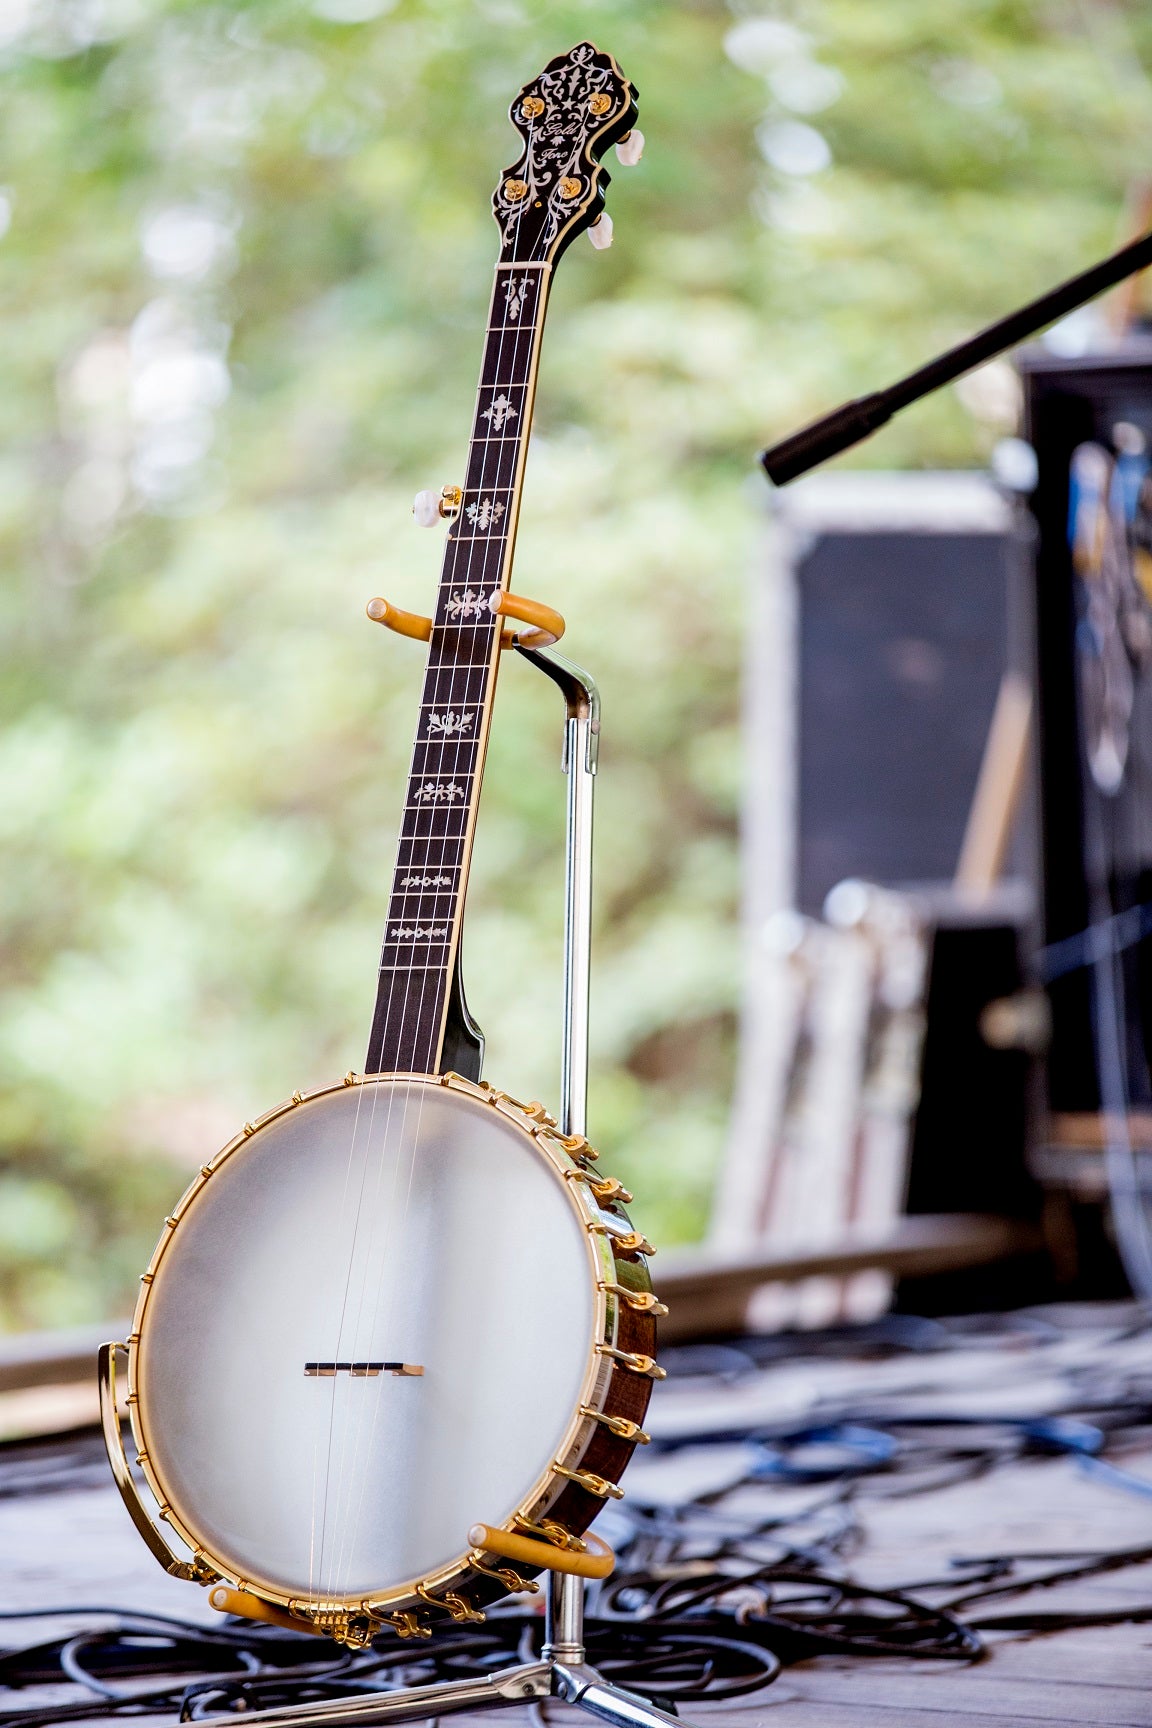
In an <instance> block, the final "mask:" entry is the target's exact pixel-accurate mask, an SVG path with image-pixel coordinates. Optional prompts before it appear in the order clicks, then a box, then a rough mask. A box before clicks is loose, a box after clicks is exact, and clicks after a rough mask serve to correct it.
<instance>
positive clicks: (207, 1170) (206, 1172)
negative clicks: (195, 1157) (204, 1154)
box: [200, 1164, 212, 1181]
mask: <svg viewBox="0 0 1152 1728" xmlns="http://www.w3.org/2000/svg"><path fill="white" fill-rule="evenodd" d="M200 1174H201V1176H203V1177H204V1179H205V1181H207V1179H208V1177H209V1176H211V1174H212V1166H211V1164H201V1166H200Z"/></svg>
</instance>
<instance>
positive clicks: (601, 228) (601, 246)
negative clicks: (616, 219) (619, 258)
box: [588, 210, 612, 252]
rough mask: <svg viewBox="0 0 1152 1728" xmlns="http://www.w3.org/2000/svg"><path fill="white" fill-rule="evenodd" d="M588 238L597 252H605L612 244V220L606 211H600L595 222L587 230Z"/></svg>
mask: <svg viewBox="0 0 1152 1728" xmlns="http://www.w3.org/2000/svg"><path fill="white" fill-rule="evenodd" d="M588 238H589V240H591V242H592V244H593V246H595V248H596V250H597V252H607V250H608V248H609V246H611V244H612V218H611V216H609V214H608V212H607V210H601V212H600V214H599V216H597V218H596V220H595V222H593V224H592V226H591V228H589V230H588Z"/></svg>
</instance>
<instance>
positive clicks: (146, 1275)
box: [140, 1272, 156, 1284]
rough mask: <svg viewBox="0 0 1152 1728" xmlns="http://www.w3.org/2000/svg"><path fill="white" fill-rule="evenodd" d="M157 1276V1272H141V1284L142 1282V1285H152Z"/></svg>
mask: <svg viewBox="0 0 1152 1728" xmlns="http://www.w3.org/2000/svg"><path fill="white" fill-rule="evenodd" d="M155 1276H156V1274H155V1272H141V1274H140V1282H141V1284H151V1282H152V1280H153V1278H155Z"/></svg>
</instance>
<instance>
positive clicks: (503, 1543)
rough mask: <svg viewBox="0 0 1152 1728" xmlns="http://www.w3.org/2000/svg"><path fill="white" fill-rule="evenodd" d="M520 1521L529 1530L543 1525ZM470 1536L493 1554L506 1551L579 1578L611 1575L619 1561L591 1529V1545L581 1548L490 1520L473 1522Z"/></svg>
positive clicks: (527, 1562) (477, 1545) (507, 1554)
mask: <svg viewBox="0 0 1152 1728" xmlns="http://www.w3.org/2000/svg"><path fill="white" fill-rule="evenodd" d="M517 1523H519V1524H522V1525H524V1527H525V1528H526V1529H529V1530H535V1529H539V1528H541V1526H539V1525H534V1524H528V1522H527V1520H526V1519H517ZM557 1528H558V1526H557ZM468 1540H469V1542H471V1543H472V1546H473V1547H474V1548H480V1549H485V1550H487V1552H488V1553H489V1554H502V1555H503V1556H504V1557H505V1559H508V1560H518V1561H521V1562H522V1563H523V1564H524V1565H525V1566H532V1567H534V1568H538V1569H539V1570H541V1571H548V1572H568V1573H571V1574H573V1575H574V1576H575V1577H577V1578H607V1576H608V1574H609V1572H611V1570H612V1568H613V1566H615V1564H616V1556H615V1554H614V1553H613V1552H612V1550H611V1548H609V1546H608V1544H607V1542H604V1541H602V1540H601V1539H600V1537H599V1536H594V1535H593V1534H592V1532H591V1531H589V1532H588V1541H587V1545H585V1544H584V1543H581V1544H580V1548H579V1551H573V1550H571V1549H568V1550H565V1549H562V1548H556V1547H553V1545H552V1543H551V1542H533V1541H532V1540H531V1539H530V1538H529V1537H527V1536H517V1535H516V1534H515V1533H514V1532H513V1531H510V1530H497V1529H495V1528H494V1527H493V1526H492V1525H490V1524H473V1526H472V1528H471V1530H469V1532H468ZM473 1564H475V1562H473ZM481 1570H486V1568H481Z"/></svg>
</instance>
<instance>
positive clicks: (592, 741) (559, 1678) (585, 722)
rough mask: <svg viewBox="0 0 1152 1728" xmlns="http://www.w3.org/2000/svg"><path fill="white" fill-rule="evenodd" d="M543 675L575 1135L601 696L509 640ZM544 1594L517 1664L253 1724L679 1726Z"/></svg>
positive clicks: (565, 1587) (304, 1707) (581, 676)
mask: <svg viewBox="0 0 1152 1728" xmlns="http://www.w3.org/2000/svg"><path fill="white" fill-rule="evenodd" d="M512 646H514V647H515V648H516V649H517V651H518V653H520V654H521V655H522V656H523V658H524V659H525V660H530V661H531V662H532V664H533V665H534V666H536V667H537V668H538V669H539V670H540V671H541V672H543V673H544V674H545V676H546V677H548V678H551V680H552V682H553V683H554V684H556V685H557V686H558V687H559V689H560V692H561V694H562V695H563V697H564V706H565V721H564V755H563V767H564V772H565V773H566V774H567V776H568V806H567V823H566V838H565V875H564V1042H563V1048H562V1055H561V1081H560V1127H561V1129H562V1131H563V1132H564V1133H565V1134H583V1133H584V1130H585V1125H586V1117H587V1100H588V986H589V974H590V966H591V937H592V794H593V791H594V789H595V784H596V756H597V750H598V747H599V741H600V696H599V692H598V691H597V689H596V685H595V684H594V682H593V681H592V679H591V678H590V677H589V675H588V674H587V673H586V672H582V671H581V670H580V668H579V667H578V666H574V665H573V664H572V662H571V661H570V660H565V659H564V658H563V656H562V655H559V654H553V653H551V652H550V650H548V649H547V648H528V647H525V646H523V645H521V644H520V643H519V642H514V643H513V644H512ZM546 1587H547V1591H548V1594H547V1597H546V1602H545V1613H546V1619H545V1633H544V1648H543V1651H542V1653H541V1658H540V1660H539V1661H538V1662H525V1663H518V1664H517V1665H516V1666H515V1667H512V1668H504V1669H501V1670H500V1671H499V1672H497V1673H495V1674H489V1675H485V1676H484V1677H483V1678H480V1679H469V1680H447V1681H443V1682H441V1683H433V1684H431V1685H426V1686H406V1687H403V1688H399V1689H397V1690H396V1691H393V1692H365V1693H361V1694H360V1695H359V1696H358V1697H352V1698H341V1699H331V1700H325V1701H324V1702H321V1703H315V1704H294V1705H286V1706H285V1707H284V1708H283V1709H279V1710H249V1711H247V1712H246V1713H245V1715H244V1721H245V1723H246V1724H247V1723H250V1724H252V1728H257V1724H259V1725H260V1728H307V1725H308V1724H317V1725H323V1728H336V1725H337V1724H344V1723H347V1724H352V1723H376V1722H414V1721H427V1720H428V1719H429V1718H433V1717H437V1716H448V1715H452V1714H454V1713H455V1712H458V1711H463V1710H496V1709H500V1708H501V1707H503V1706H507V1705H513V1704H521V1705H524V1704H539V1703H542V1702H543V1701H544V1700H545V1699H547V1698H554V1699H557V1700H558V1701H559V1702H560V1703H563V1704H573V1705H575V1706H576V1708H577V1709H579V1710H586V1711H587V1712H588V1714H589V1715H591V1716H598V1717H599V1718H600V1720H601V1721H603V1722H611V1723H615V1724H616V1725H617V1728H685V1724H684V1722H683V1720H682V1719H681V1718H679V1717H676V1716H671V1715H669V1714H668V1713H667V1711H664V1710H659V1709H657V1708H656V1706H655V1705H654V1704H650V1703H649V1702H648V1700H647V1699H646V1698H641V1697H639V1696H637V1694H636V1693H634V1692H626V1691H624V1690H623V1688H621V1687H619V1686H614V1685H612V1683H611V1682H610V1681H608V1680H605V1679H604V1678H603V1676H602V1675H600V1674H598V1673H597V1671H596V1670H595V1669H594V1668H590V1667H589V1666H588V1665H587V1663H586V1661H585V1655H584V1584H583V1580H582V1579H580V1578H577V1577H574V1576H572V1575H571V1574H566V1573H562V1572H550V1573H549V1574H548V1579H547V1586H546ZM235 1722H236V1718H235V1717H234V1716H214V1717H209V1718H206V1719H205V1720H204V1721H203V1723H202V1724H201V1728H235Z"/></svg>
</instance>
